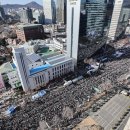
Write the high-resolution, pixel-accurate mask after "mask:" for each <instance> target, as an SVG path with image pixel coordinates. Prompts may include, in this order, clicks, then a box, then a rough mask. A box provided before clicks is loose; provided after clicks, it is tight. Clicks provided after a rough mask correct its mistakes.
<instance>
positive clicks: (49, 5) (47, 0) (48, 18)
mask: <svg viewBox="0 0 130 130" xmlns="http://www.w3.org/2000/svg"><path fill="white" fill-rule="evenodd" d="M43 9H44V15H45V24H53V23H56V5H55V2H54V0H43Z"/></svg>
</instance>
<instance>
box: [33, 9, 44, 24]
mask: <svg viewBox="0 0 130 130" xmlns="http://www.w3.org/2000/svg"><path fill="white" fill-rule="evenodd" d="M33 18H35V20H36V22H38V23H39V24H44V23H45V16H44V12H43V11H41V10H38V9H36V10H34V11H33Z"/></svg>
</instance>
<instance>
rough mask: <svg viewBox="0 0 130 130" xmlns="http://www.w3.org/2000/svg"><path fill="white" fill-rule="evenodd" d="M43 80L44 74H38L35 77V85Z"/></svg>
mask: <svg viewBox="0 0 130 130" xmlns="http://www.w3.org/2000/svg"><path fill="white" fill-rule="evenodd" d="M44 81H45V80H44V75H40V76H37V77H35V83H36V85H37V84H42V83H43V82H44Z"/></svg>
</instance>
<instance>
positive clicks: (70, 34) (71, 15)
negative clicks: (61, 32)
mask: <svg viewBox="0 0 130 130" xmlns="http://www.w3.org/2000/svg"><path fill="white" fill-rule="evenodd" d="M79 21H80V0H72V1H71V0H67V55H68V56H69V57H72V58H74V60H75V65H76V63H77V58H78V40H79Z"/></svg>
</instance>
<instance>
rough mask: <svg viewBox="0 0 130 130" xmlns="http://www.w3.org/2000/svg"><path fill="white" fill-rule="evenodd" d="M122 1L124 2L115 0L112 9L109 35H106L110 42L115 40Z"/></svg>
mask: <svg viewBox="0 0 130 130" xmlns="http://www.w3.org/2000/svg"><path fill="white" fill-rule="evenodd" d="M123 1H124V0H115V3H114V9H113V14H112V19H111V24H110V29H109V33H108V37H109V38H110V39H111V40H115V38H116V30H117V27H118V22H119V18H120V14H121V11H122V5H123Z"/></svg>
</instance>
